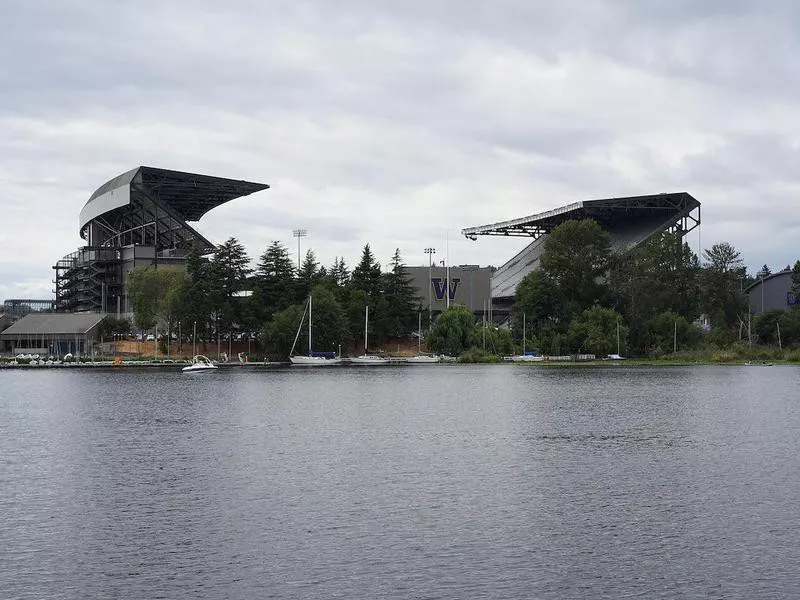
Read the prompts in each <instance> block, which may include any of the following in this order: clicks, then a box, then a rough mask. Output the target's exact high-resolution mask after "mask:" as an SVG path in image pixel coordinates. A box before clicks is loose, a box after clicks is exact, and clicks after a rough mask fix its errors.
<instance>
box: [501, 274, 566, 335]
mask: <svg viewBox="0 0 800 600" xmlns="http://www.w3.org/2000/svg"><path fill="white" fill-rule="evenodd" d="M523 316H524V320H525V322H526V323H527V325H528V327H529V329H528V334H531V333H532V332H533V331H535V330H536V329H539V328H541V327H542V326H543V325H544V324H545V323H549V324H551V325H553V326H556V327H563V326H564V325H565V324H566V323H565V321H564V317H565V306H564V299H563V296H562V294H561V289H560V288H559V286H558V283H557V282H556V280H555V279H554V278H553V277H552V276H551V275H549V274H548V273H545V272H544V271H543V270H541V269H536V270H535V271H532V272H531V273H528V274H527V275H526V276H525V277H523V278H522V281H520V282H519V285H517V290H516V294H515V297H514V306H513V307H512V308H511V324H512V329H513V331H514V337H516V338H518V339H521V338H522V328H523V327H522V325H523Z"/></svg>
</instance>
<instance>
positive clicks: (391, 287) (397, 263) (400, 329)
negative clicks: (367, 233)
mask: <svg viewBox="0 0 800 600" xmlns="http://www.w3.org/2000/svg"><path fill="white" fill-rule="evenodd" d="M390 265H391V270H390V271H389V272H387V273H385V274H384V276H383V279H384V284H383V289H384V294H385V299H386V312H387V314H386V315H385V319H386V333H387V334H388V335H390V336H394V337H400V336H403V335H406V334H408V333H409V332H410V331H413V330H414V329H416V327H417V312H418V311H419V310H420V306H419V302H420V299H419V297H418V296H417V294H416V289H415V288H414V286H413V285H411V277H410V276H409V275H408V272H407V271H406V266H405V264H404V263H403V259H402V258H401V257H400V249H399V248H397V249H396V250H395V252H394V256H392V260H391V262H390Z"/></svg>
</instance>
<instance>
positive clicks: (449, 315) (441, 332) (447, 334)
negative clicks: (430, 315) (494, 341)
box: [425, 304, 475, 356]
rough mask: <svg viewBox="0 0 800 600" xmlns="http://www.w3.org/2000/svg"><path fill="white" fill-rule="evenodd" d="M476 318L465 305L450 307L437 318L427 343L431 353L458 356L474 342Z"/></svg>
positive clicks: (426, 339)
mask: <svg viewBox="0 0 800 600" xmlns="http://www.w3.org/2000/svg"><path fill="white" fill-rule="evenodd" d="M474 325H475V317H474V316H473V314H472V312H471V311H470V310H469V309H468V308H467V307H466V306H464V305H463V304H455V305H450V307H449V308H446V309H445V310H443V311H442V312H441V314H439V316H438V317H436V320H435V321H434V322H433V326H432V327H431V330H430V331H429V332H428V335H427V336H426V337H425V343H426V344H427V345H428V348H429V349H430V351H431V352H434V353H436V354H447V355H448V356H458V355H459V354H461V353H462V352H464V351H465V350H467V349H468V348H469V347H470V345H471V342H472V340H473V333H474Z"/></svg>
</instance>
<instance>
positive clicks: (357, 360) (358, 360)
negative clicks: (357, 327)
mask: <svg viewBox="0 0 800 600" xmlns="http://www.w3.org/2000/svg"><path fill="white" fill-rule="evenodd" d="M364 314H365V316H364V354H362V355H361V356H354V357H353V358H351V359H350V362H351V363H353V364H355V365H388V364H389V357H388V356H378V355H377V354H367V335H368V332H369V306H367V307H366V310H365V312H364Z"/></svg>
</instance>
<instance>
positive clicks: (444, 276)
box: [405, 263, 494, 326]
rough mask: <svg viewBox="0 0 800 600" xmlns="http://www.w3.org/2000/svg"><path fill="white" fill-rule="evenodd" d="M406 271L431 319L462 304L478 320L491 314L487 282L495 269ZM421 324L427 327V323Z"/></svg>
mask: <svg viewBox="0 0 800 600" xmlns="http://www.w3.org/2000/svg"><path fill="white" fill-rule="evenodd" d="M405 271H406V273H407V274H408V275H409V276H410V278H411V285H412V286H414V288H416V291H417V297H418V299H419V304H420V307H422V310H423V313H427V312H428V310H429V309H430V312H431V316H432V317H435V316H436V315H437V314H439V313H440V312H442V311H443V310H444V309H445V308H447V306H448V304H463V305H464V306H466V307H467V308H468V309H469V310H470V311H472V312H473V313H474V314H475V316H476V317H478V318H479V317H482V316H483V314H484V312H485V313H486V315H487V317H488V315H489V314H490V313H491V308H492V307H491V303H492V301H491V288H490V280H491V277H492V273H494V267H480V266H478V265H458V266H451V267H449V268H447V267H445V266H444V265H442V264H441V263H440V264H436V265H434V264H431V266H429V267H424V266H423V267H406V268H405ZM448 274H449V277H450V278H449V281H448ZM448 296H449V301H448ZM425 318H427V317H425ZM424 322H425V323H426V326H427V321H424Z"/></svg>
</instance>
